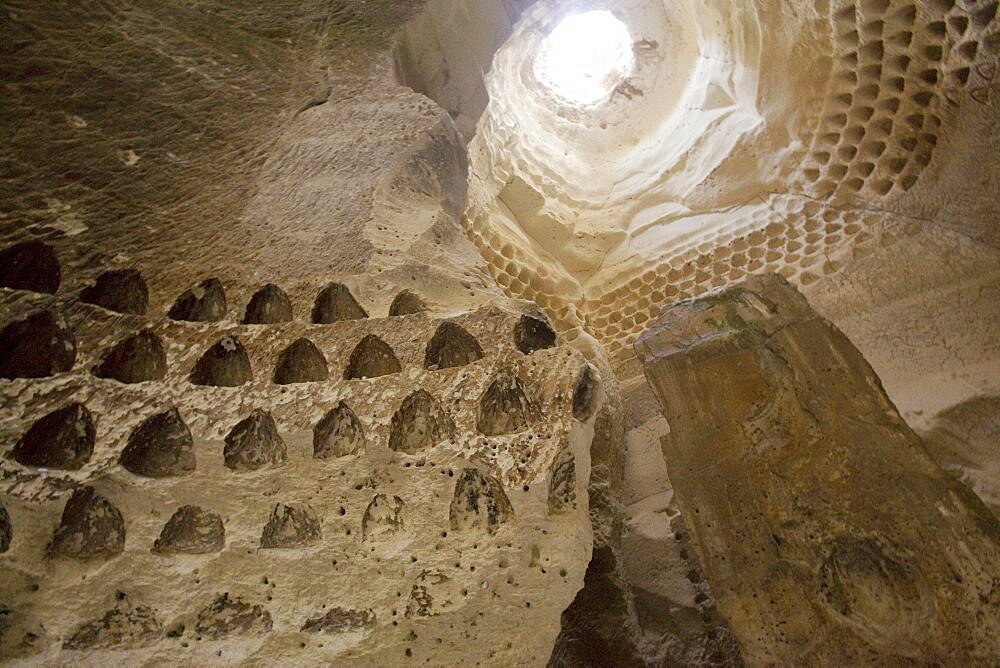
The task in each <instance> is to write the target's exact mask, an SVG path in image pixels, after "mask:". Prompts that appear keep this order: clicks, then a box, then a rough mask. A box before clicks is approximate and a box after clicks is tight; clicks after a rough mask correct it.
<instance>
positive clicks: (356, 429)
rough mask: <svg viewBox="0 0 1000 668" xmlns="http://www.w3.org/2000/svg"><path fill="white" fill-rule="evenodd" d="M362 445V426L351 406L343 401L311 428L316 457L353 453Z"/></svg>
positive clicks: (323, 457)
mask: <svg viewBox="0 0 1000 668" xmlns="http://www.w3.org/2000/svg"><path fill="white" fill-rule="evenodd" d="M364 447H365V435H364V428H363V427H362V426H361V423H360V422H359V421H358V417H357V416H356V415H355V414H354V411H352V410H351V407H350V406H348V405H347V404H346V403H344V402H343V401H341V402H339V403H338V404H337V405H336V406H335V407H333V408H332V409H331V410H330V412H328V413H327V414H326V415H324V416H323V418H322V419H321V420H320V421H319V422H317V423H316V426H315V427H314V428H313V457H316V458H317V459H327V458H329V457H344V456H346V455H353V454H354V453H355V452H358V451H359V450H362V449H364Z"/></svg>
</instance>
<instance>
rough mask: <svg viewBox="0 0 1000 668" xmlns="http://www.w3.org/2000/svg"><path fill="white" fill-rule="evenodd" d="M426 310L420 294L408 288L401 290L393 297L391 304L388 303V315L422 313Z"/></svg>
mask: <svg viewBox="0 0 1000 668" xmlns="http://www.w3.org/2000/svg"><path fill="white" fill-rule="evenodd" d="M426 310H427V304H426V303H425V302H424V300H423V299H421V298H420V295H418V294H416V293H415V292H410V291H409V290H403V291H402V292H400V293H399V294H398V295H396V296H395V297H393V299H392V304H390V305H389V315H390V316H396V315H413V314H415V313H423V312H424V311H426Z"/></svg>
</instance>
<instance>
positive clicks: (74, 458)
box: [10, 402, 97, 469]
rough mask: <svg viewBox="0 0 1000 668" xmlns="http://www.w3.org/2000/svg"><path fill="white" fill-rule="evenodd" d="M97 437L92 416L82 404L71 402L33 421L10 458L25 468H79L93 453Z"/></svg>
mask: <svg viewBox="0 0 1000 668" xmlns="http://www.w3.org/2000/svg"><path fill="white" fill-rule="evenodd" d="M96 434H97V429H96V428H95V427H94V416H93V415H91V413H90V411H89V410H87V407H86V406H84V405H83V404H80V403H76V402H72V403H70V404H68V405H66V406H64V407H63V408H60V409H58V410H55V411H53V412H51V413H49V414H48V415H46V416H44V417H41V418H39V419H38V420H36V421H35V423H34V424H32V425H31V428H30V429H28V431H26V432H25V433H24V435H23V436H22V437H21V438H20V440H18V442H17V443H16V444H15V445H14V449H13V450H11V451H10V457H11V459H13V460H15V461H17V462H19V463H21V464H24V465H25V466H42V467H46V468H54V469H79V468H81V467H82V466H83V465H84V464H86V463H87V462H89V461H90V456H91V455H92V454H93V453H94V439H95V435H96Z"/></svg>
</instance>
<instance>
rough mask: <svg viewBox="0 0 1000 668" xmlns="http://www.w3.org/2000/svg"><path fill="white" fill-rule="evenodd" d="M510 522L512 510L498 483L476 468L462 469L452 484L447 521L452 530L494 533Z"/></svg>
mask: <svg viewBox="0 0 1000 668" xmlns="http://www.w3.org/2000/svg"><path fill="white" fill-rule="evenodd" d="M513 519H514V508H513V506H511V504H510V499H508V498H507V494H506V493H505V492H504V491H503V485H501V484H500V481H499V480H497V479H496V478H494V477H493V476H491V475H487V474H484V473H483V472H482V471H480V470H479V469H473V468H468V469H464V470H463V471H462V473H461V474H460V475H459V476H458V480H457V481H456V482H455V495H454V497H453V498H452V500H451V507H450V508H449V510H448V522H449V524H450V525H451V528H452V529H453V530H455V531H475V530H478V531H485V532H486V533H489V534H494V533H496V532H497V530H498V529H499V528H500V525H501V524H503V523H504V522H509V521H511V520H513Z"/></svg>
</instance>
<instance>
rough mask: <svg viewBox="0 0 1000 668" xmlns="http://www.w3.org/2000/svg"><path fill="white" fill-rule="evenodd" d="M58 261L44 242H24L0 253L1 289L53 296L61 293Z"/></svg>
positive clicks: (53, 252)
mask: <svg viewBox="0 0 1000 668" xmlns="http://www.w3.org/2000/svg"><path fill="white" fill-rule="evenodd" d="M60 275H61V272H60V269H59V258H58V257H56V252H55V251H54V250H52V247H51V246H49V245H48V244H47V243H44V242H42V241H23V242H21V243H19V244H14V245H13V246H9V247H7V248H5V249H4V250H3V251H0V287H4V288H11V289H13V290H30V291H32V292H44V293H48V294H50V295H54V294H55V293H56V291H57V290H59V280H60Z"/></svg>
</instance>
